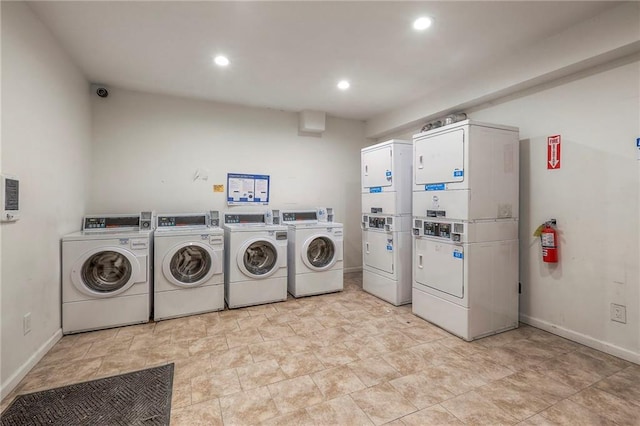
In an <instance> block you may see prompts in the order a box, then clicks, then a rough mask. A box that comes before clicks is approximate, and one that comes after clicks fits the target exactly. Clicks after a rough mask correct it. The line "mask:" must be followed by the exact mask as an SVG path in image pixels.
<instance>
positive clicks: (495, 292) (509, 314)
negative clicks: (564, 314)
mask: <svg viewBox="0 0 640 426" xmlns="http://www.w3.org/2000/svg"><path fill="white" fill-rule="evenodd" d="M413 142H414V165H413V167H414V192H413V209H414V223H413V235H414V247H413V312H414V313H415V314H416V315H418V316H420V317H422V318H424V319H426V320H428V321H430V322H432V323H434V324H436V325H438V326H440V327H442V328H444V329H446V330H448V331H450V332H451V333H453V334H455V335H457V336H459V337H462V338H463V339H465V340H468V341H470V340H473V339H476V338H479V337H483V336H486V335H490V334H494V333H498V332H501V331H504V330H509V329H512V328H515V327H517V326H518V180H519V170H518V169H519V154H518V129H517V128H513V127H506V126H499V125H493V124H485V123H478V122H473V121H470V120H465V121H461V122H458V123H455V124H453V125H449V126H445V127H441V128H438V129H435V130H431V131H428V132H424V133H420V134H417V135H415V136H414V139H413Z"/></svg>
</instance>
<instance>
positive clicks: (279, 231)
mask: <svg viewBox="0 0 640 426" xmlns="http://www.w3.org/2000/svg"><path fill="white" fill-rule="evenodd" d="M279 223H280V217H279V215H278V214H277V213H276V214H275V215H273V216H272V215H271V212H268V213H266V214H265V213H255V212H252V213H235V212H234V213H225V214H224V224H223V229H224V245H225V256H224V258H225V274H224V288H225V299H226V302H227V305H228V306H229V308H239V307H242V306H251V305H259V304H263V303H271V302H279V301H283V300H287V227H286V226H283V225H280V224H279Z"/></svg>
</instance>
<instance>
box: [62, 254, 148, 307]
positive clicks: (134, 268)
mask: <svg viewBox="0 0 640 426" xmlns="http://www.w3.org/2000/svg"><path fill="white" fill-rule="evenodd" d="M143 271H146V269H145V268H143V267H142V266H141V265H140V261H139V260H138V258H137V257H136V256H135V255H134V254H133V253H131V252H130V251H128V250H124V249H122V248H120V247H100V248H97V249H94V250H90V251H88V252H87V253H85V254H84V255H83V256H82V257H80V258H79V259H78V260H77V261H76V263H75V264H74V265H73V267H72V268H71V282H73V285H74V286H75V287H76V288H77V289H78V291H80V292H82V293H84V294H86V295H89V296H93V297H99V298H101V297H112V296H116V295H118V294H120V293H122V292H124V291H127V290H128V289H129V288H130V287H131V286H132V285H133V284H134V283H136V282H141V281H144V280H146V276H144V277H140V274H141V272H143Z"/></svg>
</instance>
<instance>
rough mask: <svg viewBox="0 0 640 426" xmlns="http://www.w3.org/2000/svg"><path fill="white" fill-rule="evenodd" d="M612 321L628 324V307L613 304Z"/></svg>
mask: <svg viewBox="0 0 640 426" xmlns="http://www.w3.org/2000/svg"><path fill="white" fill-rule="evenodd" d="M611 321H616V322H621V323H623V324H626V323H627V307H626V306H624V305H616V304H615V303H612V304H611Z"/></svg>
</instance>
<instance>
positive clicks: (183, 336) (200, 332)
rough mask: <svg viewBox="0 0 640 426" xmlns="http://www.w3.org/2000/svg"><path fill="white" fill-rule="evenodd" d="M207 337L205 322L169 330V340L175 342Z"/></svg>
mask: <svg viewBox="0 0 640 426" xmlns="http://www.w3.org/2000/svg"><path fill="white" fill-rule="evenodd" d="M203 337H207V326H206V325H205V324H198V325H197V326H193V327H192V326H189V327H185V328H178V329H176V330H173V331H172V332H171V342H172V343H177V342H181V341H185V340H187V341H188V340H197V339H202V338H203Z"/></svg>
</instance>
